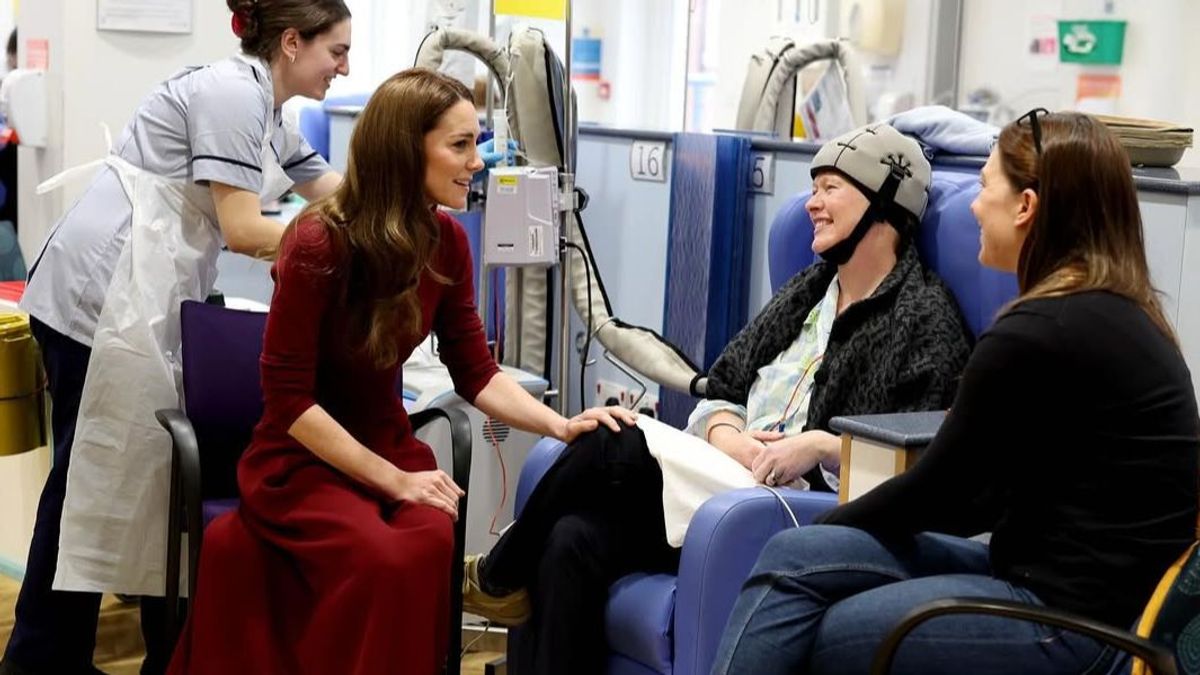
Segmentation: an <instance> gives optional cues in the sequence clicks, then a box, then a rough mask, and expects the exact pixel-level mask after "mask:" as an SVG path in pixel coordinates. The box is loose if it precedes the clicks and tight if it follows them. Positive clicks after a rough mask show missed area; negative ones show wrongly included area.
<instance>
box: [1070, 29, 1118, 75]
mask: <svg viewBox="0 0 1200 675" xmlns="http://www.w3.org/2000/svg"><path fill="white" fill-rule="evenodd" d="M1124 52H1125V22H1124V21H1059V22H1058V60H1059V61H1061V62H1063V63H1089V64H1093V65H1106V66H1116V65H1120V63H1121V57H1122V55H1123V54H1124Z"/></svg>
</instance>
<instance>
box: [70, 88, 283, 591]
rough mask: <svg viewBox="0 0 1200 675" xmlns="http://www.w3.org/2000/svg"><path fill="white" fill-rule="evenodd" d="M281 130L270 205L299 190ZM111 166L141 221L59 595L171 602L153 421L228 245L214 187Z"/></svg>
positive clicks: (122, 269)
mask: <svg viewBox="0 0 1200 675" xmlns="http://www.w3.org/2000/svg"><path fill="white" fill-rule="evenodd" d="M274 129H275V122H274V111H272V110H268V112H267V135H266V137H265V138H264V139H263V150H262V156H261V160H262V163H261V166H262V169H263V190H262V191H261V192H260V195H259V196H260V198H262V200H263V201H269V200H271V199H277V198H279V197H280V196H282V195H283V193H284V192H286V191H287V189H288V188H290V187H291V184H292V183H291V180H289V179H288V178H287V176H286V174H284V172H283V170H282V168H281V167H280V165H279V161H278V159H276V156H275V153H274V151H273V150H272V149H271V135H272V131H273V130H274ZM282 156H287V155H286V154H284V155H282ZM100 163H105V164H107V165H108V166H109V167H111V168H112V169H113V170H114V171H116V173H117V175H118V176H119V177H120V180H121V185H122V186H123V187H124V189H125V193H126V194H127V195H128V197H129V202H130V204H131V205H132V206H133V218H132V224H131V228H130V233H129V240H128V241H127V242H126V243H125V246H124V248H123V249H122V250H121V257H120V258H119V260H118V261H117V265H116V268H115V270H114V272H113V278H112V283H111V284H110V285H109V288H108V291H107V293H106V295H105V299H104V307H103V309H102V310H101V312H100V319H99V323H98V325H97V329H96V335H95V338H94V341H93V344H92V355H91V359H90V361H89V362H88V370H87V377H86V379H85V381H84V387H83V395H82V398H81V400H80V403H79V417H78V421H77V422H76V426H75V442H74V445H72V446H71V467H70V469H69V470H68V472H67V491H66V499H65V501H64V503H63V515H62V532H61V535H60V537H59V553H58V572H57V575H56V576H55V578H54V588H55V589H56V590H69V591H91V592H110V593H125V594H130V595H154V596H161V595H163V594H164V592H165V581H164V572H165V569H166V559H167V551H166V538H167V492H168V489H169V482H170V461H171V459H170V458H171V439H170V436H169V435H168V434H167V432H166V431H164V430H163V429H162V427H160V426H159V424H158V422H157V421H156V420H155V418H154V411H155V410H158V409H160V408H174V407H178V406H179V403H180V401H181V400H182V391H183V387H182V370H181V367H180V355H179V349H180V335H179V331H180V329H179V309H180V304H181V303H182V302H183V301H184V300H203V299H204V298H205V297H207V296H208V294H209V292H211V291H212V288H213V285H214V283H215V281H216V274H217V268H216V263H217V255H218V254H219V252H220V250H221V245H222V239H221V233H220V228H219V227H218V225H217V222H216V213H215V206H214V204H213V201H212V196H211V194H210V193H209V190H208V189H207V188H205V187H201V186H198V185H195V184H194V183H190V182H189V181H187V180H186V179H172V178H166V177H164V176H160V175H157V174H153V173H150V172H147V171H143V170H142V169H139V168H138V167H135V166H133V165H132V164H130V163H129V162H127V161H125V160H123V159H121V158H120V157H118V156H116V155H110V156H109V157H107V158H105V159H104V160H100ZM51 181H54V179H51ZM60 182H61V181H60ZM46 187H47V188H48V189H52V188H53V186H51V185H48V186H46ZM181 582H182V585H183V586H184V588H186V581H183V580H181Z"/></svg>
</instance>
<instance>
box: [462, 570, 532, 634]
mask: <svg viewBox="0 0 1200 675" xmlns="http://www.w3.org/2000/svg"><path fill="white" fill-rule="evenodd" d="M480 560H483V556H482V555H479V554H476V555H469V556H467V559H466V560H465V561H463V611H464V612H470V613H471V614H478V615H479V616H482V617H483V618H485V619H487V620H488V621H491V622H492V623H498V624H500V625H501V626H519V625H521V624H523V623H525V622H526V621H527V620H528V619H529V613H530V611H531V610H530V606H529V594H528V593H526V592H525V589H521V590H519V591H513V592H512V593H509V594H508V595H504V596H495V595H488V594H487V593H486V592H484V590H483V587H482V586H480V584H479V561H480Z"/></svg>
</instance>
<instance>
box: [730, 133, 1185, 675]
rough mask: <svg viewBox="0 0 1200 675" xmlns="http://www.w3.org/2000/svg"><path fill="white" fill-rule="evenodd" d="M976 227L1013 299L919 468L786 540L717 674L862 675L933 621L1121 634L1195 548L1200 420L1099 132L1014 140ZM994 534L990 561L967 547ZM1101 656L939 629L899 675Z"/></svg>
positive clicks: (996, 159)
mask: <svg viewBox="0 0 1200 675" xmlns="http://www.w3.org/2000/svg"><path fill="white" fill-rule="evenodd" d="M981 183H982V190H981V192H980V194H979V197H978V198H977V199H976V200H975V203H974V204H973V205H972V210H973V212H974V213H975V216H976V217H977V218H978V220H979V221H980V226H981V237H980V239H981V244H982V246H981V251H980V254H979V257H980V261H981V262H982V263H983V264H985V265H987V266H989V267H994V268H997V269H1002V270H1009V271H1015V272H1016V273H1017V278H1018V282H1019V287H1020V296H1019V297H1018V298H1017V299H1016V300H1015V301H1014V302H1013V303H1012V304H1011V305H1010V306H1009V307H1007V308H1006V310H1005V311H1003V312H1002V313H1001V316H1000V317H999V318H998V319H997V320H996V323H995V325H994V326H993V327H992V328H991V330H989V331H987V332H986V333H985V334H984V335H983V336H982V337H981V338H980V340H979V343H978V345H977V346H976V348H975V351H974V352H973V353H972V355H971V359H970V361H969V362H968V363H967V367H966V370H965V372H964V375H963V380H962V382H961V384H960V386H959V389H958V394H957V397H956V398H955V401H954V405H953V407H952V408H951V410H950V413H949V415H948V416H947V418H946V421H945V423H944V424H943V426H942V428H941V430H940V431H939V433H938V435H937V437H936V438H935V439H934V441H933V443H932V444H931V445H930V447H929V448H928V450H927V451H926V453H925V456H924V457H923V458H922V459H921V461H920V462H919V463H918V464H917V465H916V466H915V467H914V468H913V469H912V470H910V471H909V472H908V473H905V474H903V475H901V476H898V477H896V478H893V479H892V480H890V481H888V482H886V483H884V484H883V485H880V486H879V487H878V488H876V489H875V490H873V491H871V492H870V493H868V494H866V495H864V496H863V497H861V498H859V499H858V500H856V501H854V502H851V503H849V504H846V505H843V506H841V507H839V508H837V509H835V510H833V511H831V512H829V513H828V514H826V515H825V516H824V517H823V518H822V519H821V523H822V524H820V525H814V526H810V527H804V528H799V529H794V530H790V531H788V532H784V533H781V534H780V535H778V536H776V537H775V538H774V539H772V540H771V542H770V543H769V544H768V545H767V547H766V549H765V550H764V551H763V553H762V555H761V557H760V558H759V561H758V563H757V565H756V566H755V569H754V571H753V572H752V573H751V576H750V578H749V580H748V581H747V582H746V585H745V587H744V588H743V590H742V594H741V596H740V597H739V598H738V601H737V604H736V606H735V609H734V613H733V616H732V617H731V618H730V621H729V625H728V626H727V628H726V631H725V636H724V638H723V640H722V644H721V648H720V651H719V654H718V659H717V663H716V666H715V667H714V672H715V673H755V674H756V675H766V674H770V673H794V672H811V673H824V672H836V673H854V672H866V671H867V668H868V666H869V664H870V661H871V658H872V657H873V655H874V652H875V649H876V648H877V647H878V645H879V643H880V642H881V641H882V639H883V637H884V636H885V635H886V634H887V633H888V632H889V631H890V630H891V629H892V628H893V627H894V626H895V624H896V623H897V622H898V621H899V619H900V618H901V617H902V616H904V615H905V614H906V613H907V612H908V611H910V610H911V609H912V608H914V607H916V606H917V605H920V604H922V603H925V602H927V601H930V600H934V599H938V598H944V597H952V596H974V597H990V598H1001V599H1006V600H1016V601H1020V602H1025V603H1033V604H1040V605H1046V606H1049V607H1053V608H1059V609H1064V610H1069V611H1073V612H1077V613H1080V614H1082V615H1084V616H1087V617H1090V618H1092V619H1097V620H1100V621H1105V622H1108V623H1111V624H1114V625H1116V626H1122V627H1128V626H1129V625H1130V624H1131V623H1132V622H1133V621H1134V619H1135V618H1136V617H1137V615H1138V613H1139V611H1140V608H1141V606H1142V605H1143V604H1144V603H1145V601H1146V600H1147V599H1148V598H1149V596H1150V593H1151V591H1152V590H1153V588H1154V585H1155V583H1156V582H1157V580H1158V578H1159V576H1160V575H1161V574H1162V573H1163V572H1164V571H1165V570H1166V568H1167V567H1168V566H1169V565H1170V564H1171V562H1172V561H1173V560H1175V559H1176V558H1177V557H1178V556H1179V555H1180V554H1181V553H1183V551H1184V550H1185V549H1186V548H1187V547H1188V546H1189V544H1190V543H1191V542H1192V541H1193V538H1194V536H1195V528H1196V519H1197V450H1198V449H1200V418H1198V417H1197V409H1196V398H1195V393H1194V391H1193V387H1192V381H1191V376H1190V373H1189V372H1188V368H1187V366H1186V364H1185V363H1184V360H1183V357H1182V355H1181V353H1180V350H1179V345H1178V342H1177V340H1176V338H1175V335H1174V333H1173V331H1172V329H1171V325H1170V323H1169V322H1168V321H1167V319H1166V317H1165V315H1164V314H1163V311H1162V308H1161V306H1160V305H1159V302H1158V299H1157V296H1156V294H1155V291H1154V289H1153V288H1152V287H1151V285H1150V275H1149V271H1148V268H1147V264H1146V256H1145V249H1144V245H1143V241H1142V224H1141V217H1140V214H1139V210H1138V202H1137V194H1136V192H1135V190H1134V187H1133V181H1132V178H1131V175H1130V170H1129V159H1128V156H1127V155H1126V154H1125V151H1124V150H1123V149H1122V148H1121V146H1120V145H1119V143H1118V142H1117V140H1116V139H1115V137H1114V136H1113V135H1112V134H1111V133H1110V132H1109V131H1108V130H1107V129H1106V128H1105V127H1104V125H1103V124H1101V123H1100V122H1098V121H1096V120H1095V119H1093V118H1091V117H1089V116H1087V115H1082V114H1077V113H1046V112H1045V111H1044V110H1037V111H1034V112H1032V113H1030V114H1029V115H1026V116H1024V117H1022V118H1021V119H1020V120H1018V121H1017V122H1014V123H1012V124H1009V125H1008V126H1006V127H1005V128H1004V129H1003V130H1002V132H1001V134H1000V138H999V141H998V143H997V145H996V148H995V149H994V150H993V151H992V154H991V157H989V158H988V161H987V164H986V166H985V167H984V169H983V172H982V176H981ZM986 531H991V532H993V536H992V539H991V545H990V547H989V546H987V545H985V544H982V543H979V542H975V541H971V540H967V539H963V538H962V537H967V536H970V535H974V534H977V533H981V532H986ZM1110 658H1111V655H1110V654H1109V652H1107V651H1106V650H1104V649H1103V648H1102V647H1101V646H1100V645H1099V644H1098V643H1097V642H1095V641H1093V640H1091V639H1090V638H1086V637H1082V636H1077V635H1074V634H1071V633H1064V632H1062V631H1058V630H1055V629H1051V628H1046V627H1042V626H1039V625H1036V624H1030V623H1024V622H1019V621H1013V620H1009V619H1002V618H998V617H983V616H954V617H943V618H940V619H934V620H932V621H930V622H928V623H925V624H923V625H922V626H920V627H919V628H917V629H916V630H915V631H914V632H913V633H912V634H911V635H910V637H909V638H908V639H907V640H906V641H905V642H904V644H903V646H902V648H901V649H900V651H899V653H898V658H897V661H896V664H895V667H894V668H893V670H892V672H893V673H921V674H923V675H929V674H931V673H943V672H944V673H961V672H968V671H969V672H971V673H976V674H978V673H1058V672H1062V673H1078V672H1090V669H1091V668H1100V667H1103V666H1104V665H1105V664H1106V663H1107V662H1108V661H1109V660H1110Z"/></svg>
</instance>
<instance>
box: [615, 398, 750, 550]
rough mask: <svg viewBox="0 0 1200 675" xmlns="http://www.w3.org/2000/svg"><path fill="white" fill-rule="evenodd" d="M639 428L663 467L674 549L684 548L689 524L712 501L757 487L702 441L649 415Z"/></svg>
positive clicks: (741, 469)
mask: <svg viewBox="0 0 1200 675" xmlns="http://www.w3.org/2000/svg"><path fill="white" fill-rule="evenodd" d="M638 427H639V428H640V429H641V430H642V433H644V434H645V435H646V446H647V447H648V448H649V449H650V454H651V456H653V457H654V459H656V460H658V464H659V466H661V467H662V473H663V514H664V516H665V519H666V520H665V523H666V527H667V543H669V544H670V545H671V546H674V547H676V548H679V547H681V546H683V538H684V535H686V534H687V528H688V523H690V522H691V521H692V516H693V515H694V514H695V513H696V509H699V508H700V505H701V504H703V503H704V502H706V501H708V499H709V498H710V497H712V496H713V495H717V494H720V493H722V492H726V491H729V490H735V489H737V488H745V487H754V486H755V485H757V483H756V482H755V480H754V475H753V474H751V473H750V471H749V470H748V469H747V468H746V467H744V466H742V465H741V464H738V462H737V460H735V459H733V458H732V457H730V456H729V455H726V454H725V453H723V452H721V451H720V450H718V449H716V448H714V447H713V446H711V445H709V444H708V443H705V442H704V441H703V440H702V439H700V438H697V437H695V436H693V435H691V434H688V433H685V432H682V431H680V430H678V429H676V428H674V427H671V426H669V425H666V424H663V423H662V422H659V421H658V420H656V419H654V418H651V417H647V416H646V415H641V416H639V417H638Z"/></svg>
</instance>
